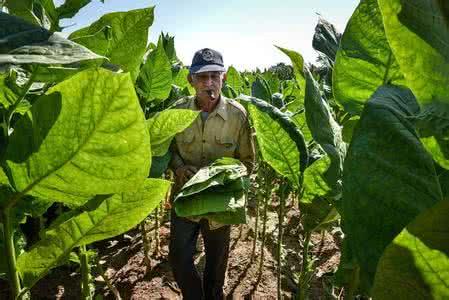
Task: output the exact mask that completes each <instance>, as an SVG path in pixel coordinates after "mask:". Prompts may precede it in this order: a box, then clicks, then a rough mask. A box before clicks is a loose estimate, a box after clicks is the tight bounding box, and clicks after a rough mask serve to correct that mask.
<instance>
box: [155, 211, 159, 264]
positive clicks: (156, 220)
mask: <svg viewBox="0 0 449 300" xmlns="http://www.w3.org/2000/svg"><path fill="white" fill-rule="evenodd" d="M154 216H155V218H156V219H155V221H154V222H155V224H154V227H155V229H154V240H155V242H156V245H155V247H154V254H155V255H156V256H157V255H158V254H159V244H160V241H159V206H157V207H156V209H155V211H154Z"/></svg>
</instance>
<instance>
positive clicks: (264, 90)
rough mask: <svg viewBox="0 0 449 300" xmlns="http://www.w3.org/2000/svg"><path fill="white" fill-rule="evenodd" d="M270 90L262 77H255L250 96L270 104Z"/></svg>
mask: <svg viewBox="0 0 449 300" xmlns="http://www.w3.org/2000/svg"><path fill="white" fill-rule="evenodd" d="M271 94H272V93H271V89H270V86H269V85H268V82H267V81H266V80H265V78H263V77H262V76H257V77H256V80H255V81H254V82H253V84H252V87H251V96H253V97H256V98H259V99H262V100H265V101H267V102H268V103H271Z"/></svg>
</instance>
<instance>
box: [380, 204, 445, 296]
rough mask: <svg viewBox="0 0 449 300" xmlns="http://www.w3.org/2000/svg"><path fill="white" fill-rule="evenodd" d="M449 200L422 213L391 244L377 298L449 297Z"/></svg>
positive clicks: (382, 266) (384, 261)
mask: <svg viewBox="0 0 449 300" xmlns="http://www.w3.org/2000/svg"><path fill="white" fill-rule="evenodd" d="M448 216H449V201H444V200H443V201H440V202H439V203H438V204H436V205H435V206H433V207H432V208H430V209H428V210H426V211H424V212H423V213H421V214H420V215H419V216H418V217H417V218H416V219H415V220H414V221H413V222H412V223H410V224H409V225H408V226H407V227H406V228H405V229H404V230H403V231H402V232H401V233H400V234H399V235H398V236H397V237H396V238H395V239H394V241H393V242H392V243H391V244H390V245H389V246H388V247H387V249H386V250H385V252H384V254H383V255H382V258H381V259H380V261H379V265H378V267H377V272H376V277H375V281H374V287H373V296H374V298H375V299H385V300H388V299H416V300H420V299H422V300H426V299H449V218H448Z"/></svg>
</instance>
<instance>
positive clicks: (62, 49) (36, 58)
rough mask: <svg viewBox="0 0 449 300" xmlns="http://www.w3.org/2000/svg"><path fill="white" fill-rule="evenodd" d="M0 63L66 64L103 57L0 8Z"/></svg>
mask: <svg viewBox="0 0 449 300" xmlns="http://www.w3.org/2000/svg"><path fill="white" fill-rule="evenodd" d="M0 39H2V40H4V41H5V42H2V44H1V45H0V64H6V63H8V64H32V63H35V64H69V63H74V62H78V61H82V60H93V59H100V60H102V59H103V58H102V57H101V56H99V55H97V54H95V53H93V52H91V51H90V50H89V49H86V48H85V47H83V46H81V45H78V44H76V43H74V42H72V41H70V40H67V39H65V38H63V37H62V36H60V35H59V34H58V33H52V32H50V31H48V30H45V29H44V28H42V27H39V26H36V25H33V24H30V23H28V22H25V21H24V20H22V19H20V18H18V17H15V16H11V15H9V14H6V13H3V12H0Z"/></svg>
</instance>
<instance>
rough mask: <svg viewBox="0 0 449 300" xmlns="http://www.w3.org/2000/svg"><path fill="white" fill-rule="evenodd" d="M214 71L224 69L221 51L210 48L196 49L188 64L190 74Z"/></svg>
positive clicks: (223, 70)
mask: <svg viewBox="0 0 449 300" xmlns="http://www.w3.org/2000/svg"><path fill="white" fill-rule="evenodd" d="M214 71H218V72H225V71H226V69H225V67H224V64H223V56H222V55H221V53H220V52H218V51H215V50H213V49H210V48H204V49H201V50H198V51H196V52H195V55H194V56H193V59H192V65H191V66H190V74H195V73H202V72H214Z"/></svg>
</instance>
